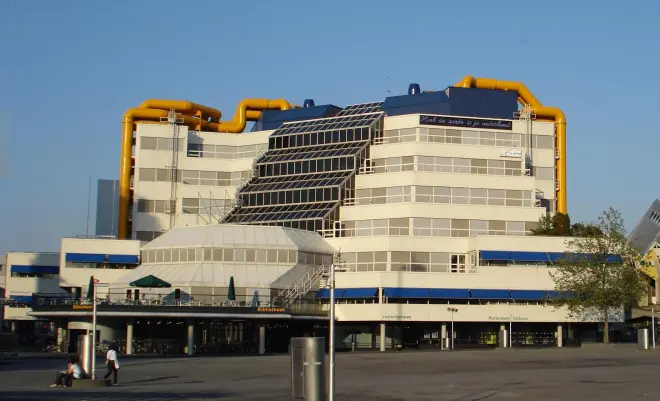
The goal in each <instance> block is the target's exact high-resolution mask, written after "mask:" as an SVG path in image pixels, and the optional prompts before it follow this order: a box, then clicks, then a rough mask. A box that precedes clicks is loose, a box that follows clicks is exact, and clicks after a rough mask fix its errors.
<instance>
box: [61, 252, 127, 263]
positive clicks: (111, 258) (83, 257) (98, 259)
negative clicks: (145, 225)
mask: <svg viewBox="0 0 660 401" xmlns="http://www.w3.org/2000/svg"><path fill="white" fill-rule="evenodd" d="M64 260H65V261H67V262H70V263H109V264H117V265H136V264H138V257H137V255H108V254H102V253H67V254H66V255H65V257H64Z"/></svg>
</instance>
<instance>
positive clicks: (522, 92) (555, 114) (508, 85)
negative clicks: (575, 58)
mask: <svg viewBox="0 0 660 401" xmlns="http://www.w3.org/2000/svg"><path fill="white" fill-rule="evenodd" d="M454 86H455V87H459V88H481V89H495V90H514V91H516V93H517V94H518V102H520V104H523V105H530V106H531V107H532V110H533V111H534V113H536V116H537V118H539V120H543V119H549V120H551V121H554V123H555V133H556V135H557V142H556V147H557V156H556V161H555V166H556V170H557V188H556V192H555V194H556V198H557V211H558V212H561V213H564V214H567V213H568V202H567V196H566V116H565V115H564V113H563V112H562V111H561V110H560V109H558V108H556V107H545V106H543V105H542V104H541V102H540V101H539V100H538V99H537V98H536V96H534V94H532V92H531V91H530V90H529V89H527V87H526V86H525V85H524V84H522V83H520V82H515V81H498V80H496V79H492V78H475V77H473V76H470V75H466V76H464V77H463V78H462V79H461V80H460V81H458V82H457V83H456V84H455V85H454Z"/></svg>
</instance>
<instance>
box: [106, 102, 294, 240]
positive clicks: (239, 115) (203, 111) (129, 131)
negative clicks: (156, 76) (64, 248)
mask: <svg viewBox="0 0 660 401" xmlns="http://www.w3.org/2000/svg"><path fill="white" fill-rule="evenodd" d="M291 108H292V107H291V104H290V103H289V102H287V101H286V100H283V99H276V100H267V99H244V100H243V101H242V102H241V103H239V105H238V107H237V109H236V114H235V115H234V118H232V120H231V121H219V120H220V118H221V117H222V113H221V112H220V110H217V109H213V108H211V107H207V106H203V105H199V104H196V103H192V102H187V101H182V100H158V99H150V100H146V101H144V102H143V103H142V104H141V105H140V107H138V108H133V109H129V110H127V111H126V113H124V120H123V123H122V144H121V163H120V171H119V222H118V230H117V231H118V232H117V236H118V237H119V238H120V239H127V238H130V236H131V233H130V232H129V228H128V212H129V208H130V206H131V167H132V164H133V157H132V150H133V149H132V148H133V131H134V130H135V122H136V121H137V120H139V121H140V122H154V123H160V119H161V118H163V117H167V114H168V112H169V110H170V109H175V110H176V111H177V112H178V113H177V118H179V119H182V120H183V121H182V122H183V125H186V126H188V127H190V128H191V129H194V130H198V131H200V130H205V131H216V132H232V133H240V132H243V130H244V129H245V125H246V122H247V121H256V120H258V119H259V117H261V112H262V111H263V110H273V109H275V110H277V109H279V110H289V109H291ZM190 114H193V115H190ZM206 118H210V119H211V122H209V121H206Z"/></svg>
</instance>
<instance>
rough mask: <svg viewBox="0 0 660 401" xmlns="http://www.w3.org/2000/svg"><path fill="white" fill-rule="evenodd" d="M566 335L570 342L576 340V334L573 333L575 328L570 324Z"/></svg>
mask: <svg viewBox="0 0 660 401" xmlns="http://www.w3.org/2000/svg"><path fill="white" fill-rule="evenodd" d="M566 334H567V337H568V339H569V340H575V333H574V331H573V326H572V325H571V324H570V323H568V328H567V331H566Z"/></svg>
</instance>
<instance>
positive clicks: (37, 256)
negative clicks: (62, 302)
mask: <svg viewBox="0 0 660 401" xmlns="http://www.w3.org/2000/svg"><path fill="white" fill-rule="evenodd" d="M5 256H6V268H5V269H4V270H3V273H4V274H5V297H7V298H10V297H29V296H32V294H33V293H47V294H58V293H64V290H62V289H61V288H60V286H59V279H58V277H57V275H52V276H51V275H49V276H48V277H17V275H12V266H55V267H57V266H59V254H57V253H38V252H8V253H7V254H6V255H5ZM30 311H32V308H29V307H9V306H5V307H4V319H5V320H36V318H34V317H30V316H28V315H27V313H28V312H30Z"/></svg>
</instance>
